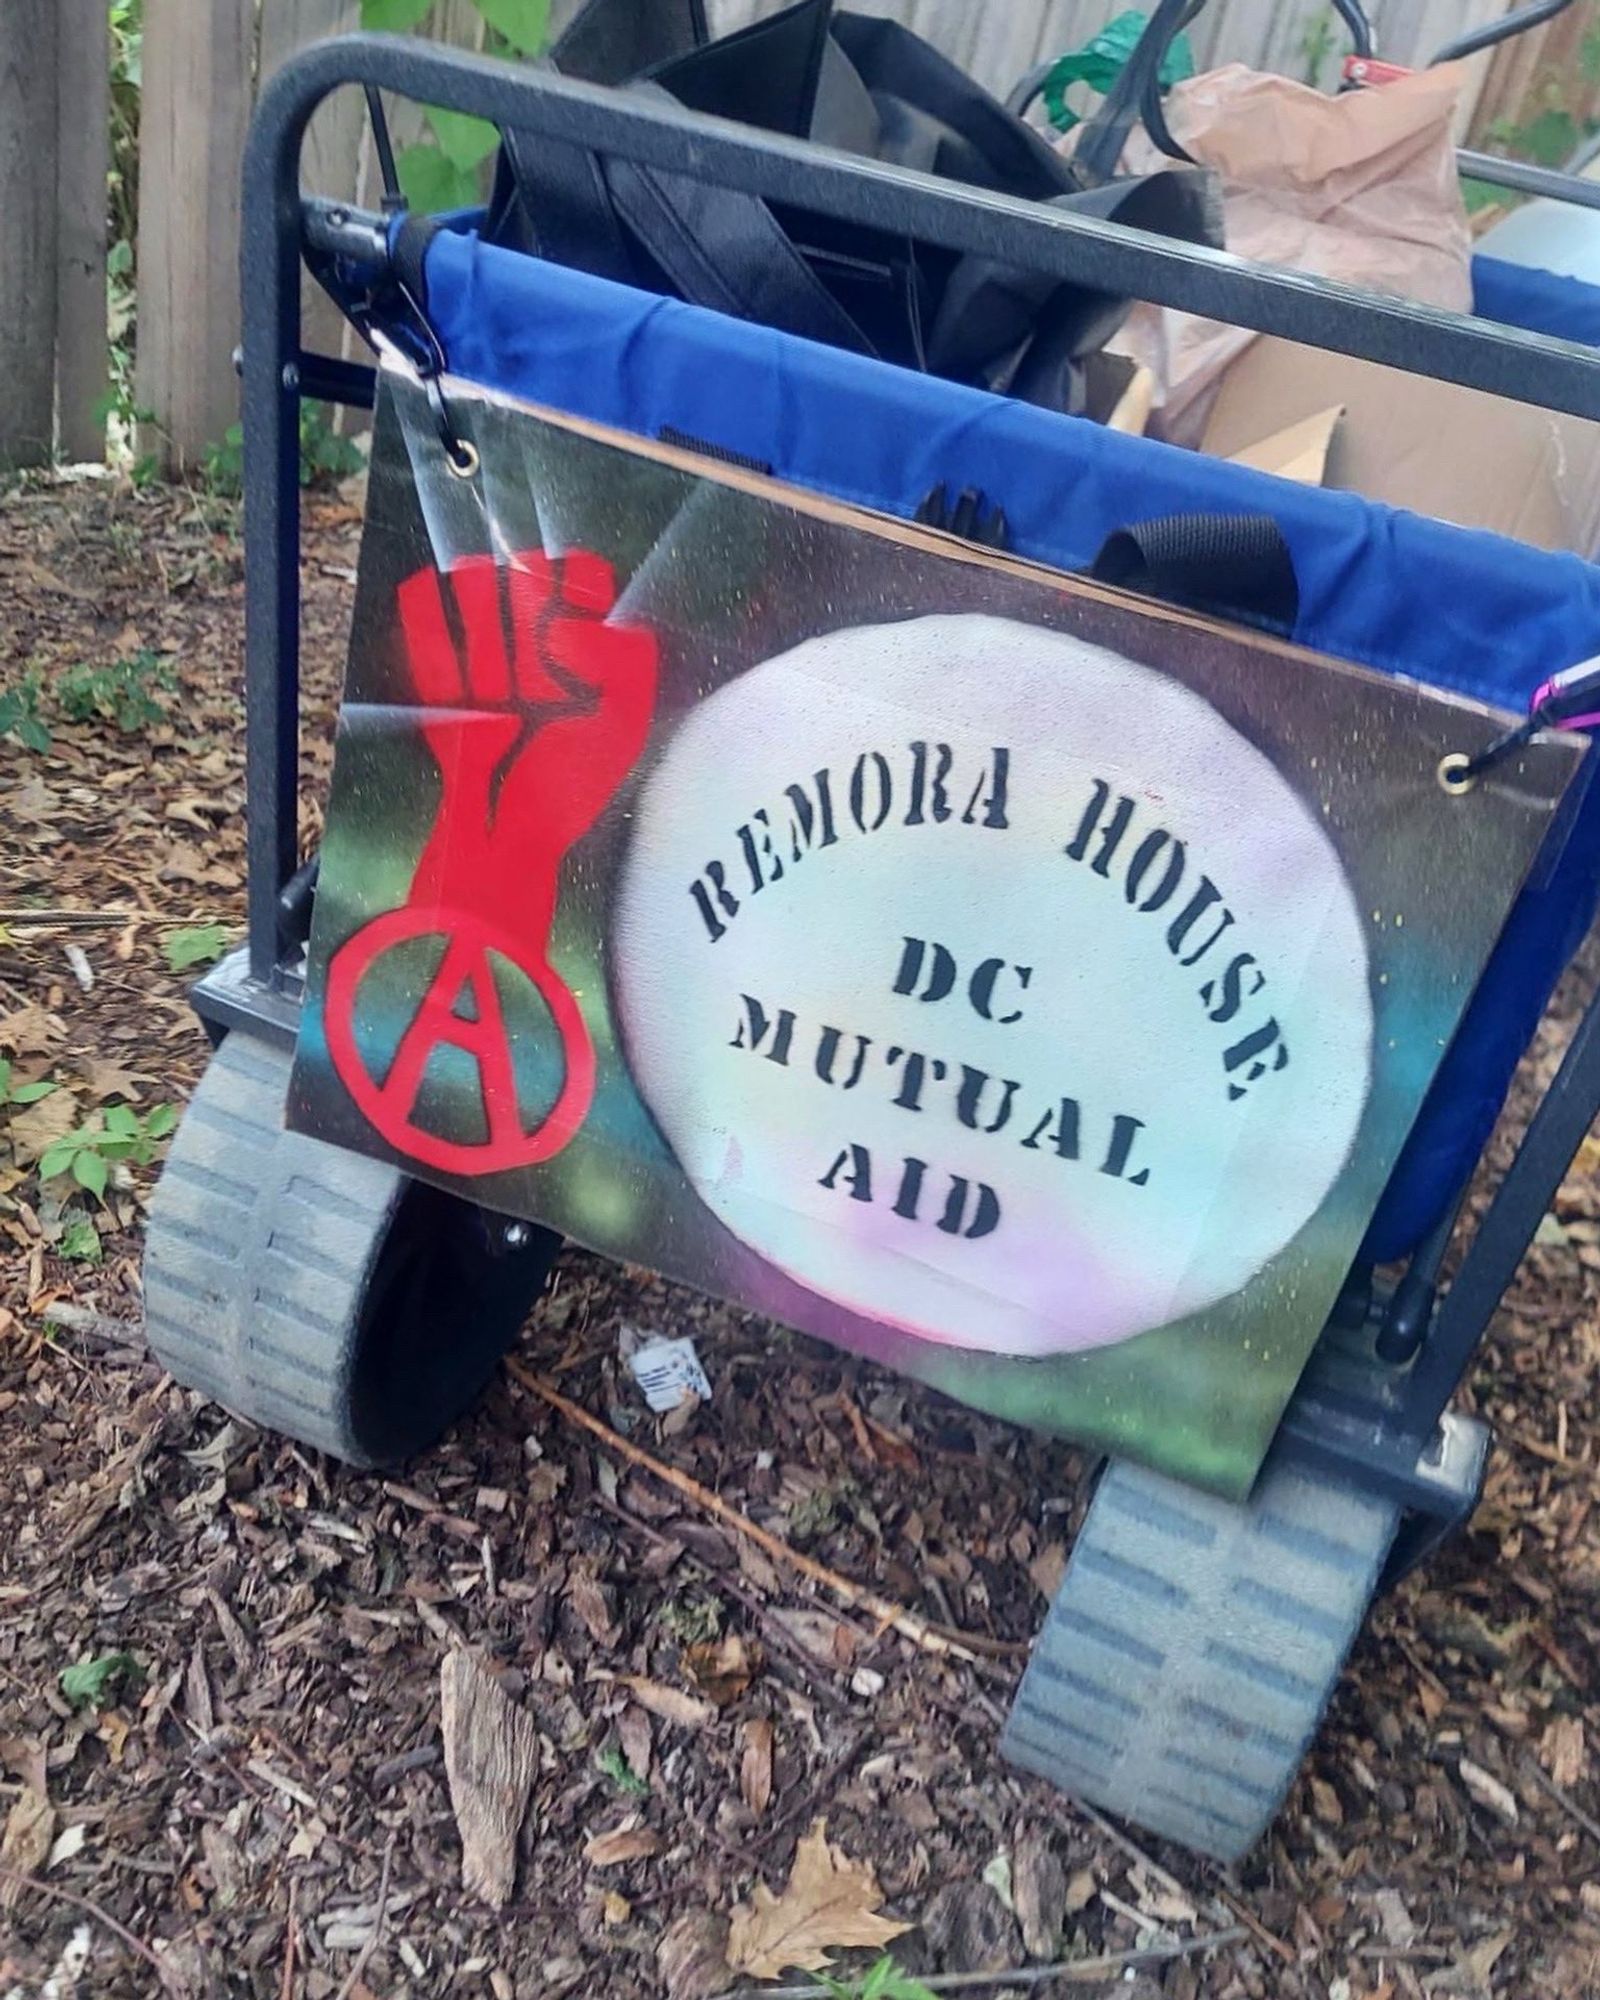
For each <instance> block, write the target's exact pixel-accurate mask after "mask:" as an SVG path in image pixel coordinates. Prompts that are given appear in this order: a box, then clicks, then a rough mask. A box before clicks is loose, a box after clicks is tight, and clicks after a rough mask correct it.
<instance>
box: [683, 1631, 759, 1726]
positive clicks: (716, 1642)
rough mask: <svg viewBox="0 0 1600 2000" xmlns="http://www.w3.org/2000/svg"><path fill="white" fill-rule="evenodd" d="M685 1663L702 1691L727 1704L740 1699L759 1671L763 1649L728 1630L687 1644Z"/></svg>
mask: <svg viewBox="0 0 1600 2000" xmlns="http://www.w3.org/2000/svg"><path fill="white" fill-rule="evenodd" d="M683 1665H684V1671H685V1672H686V1673H687V1674H688V1676H689V1678H690V1680H692V1681H693V1682H694V1684H695V1686H696V1687H697V1688H698V1689H699V1690H700V1692H701V1693H702V1694H703V1695H708V1696H709V1697H710V1699H711V1700H712V1701H713V1702H714V1703H715V1704H716V1706H717V1707H718V1708H726V1707H727V1706H728V1705H729V1703H730V1702H735V1701H737V1700H738V1699H739V1697H740V1695H742V1694H743V1693H744V1692H745V1691H746V1689H747V1688H748V1687H749V1685H750V1683H751V1681H752V1680H753V1679H754V1678H755V1676H756V1674H757V1673H758V1672H759V1670H760V1666H761V1652H760V1648H759V1647H757V1646H747V1645H746V1644H745V1642H744V1640H743V1639H742V1638H740V1636H739V1634H738V1633H737V1632H726V1633H724V1634H723V1636H722V1637H721V1638H720V1639H707V1640H706V1641H705V1642H704V1643H703V1644H701V1645H698V1646H689V1647H686V1648H685V1650H684V1655H683Z"/></svg>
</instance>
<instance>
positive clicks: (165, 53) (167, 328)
mask: <svg viewBox="0 0 1600 2000" xmlns="http://www.w3.org/2000/svg"><path fill="white" fill-rule="evenodd" d="M5 4H6V7H9V5H10V4H11V0H5ZM3 11H5V10H4V9H3V8H0V12H3ZM254 60H255V4H254V0H205V4H204V5H203V6H198V7H197V6H195V5H194V4H193V0H146V6H145V25H144V96H143V103H142V105H141V107H140V119H139V127H140V162H139V352H138V360H137V366H136V371H135V385H136V392H137V395H138V399H139V401H140V403H141V404H143V405H144V407H145V408H146V409H149V410H152V411H153V412H154V413H155V418H156V422H157V424H158V425H159V426H160V435H159V436H158V437H157V438H156V439H154V440H152V443H153V444H154V446H155V447H156V451H157V456H158V457H159V458H160V459H161V460H162V461H163V462H164V464H165V465H166V466H167V468H168V469H169V470H175V471H181V470H184V469H185V468H190V467H193V466H196V465H198V464H200V463H201V462H202V460H203V459H204V457H205V453H206V448H207V446H208V445H211V444H214V443H216V442H217V441H218V440H219V439H220V438H221V437H222V435H223V433H224V432H225V431H226V430H227V428H228V426H229V425H230V424H231V423H233V422H234V421H235V420H236V419H237V416H238V410H239V388H238V383H237V380H236V379H235V376H234V372H233V350H234V348H235V347H236V346H237V345H238V340H239V283H238V264H239V162H240V159H241V158H242V157H243V153H244V135H245V129H246V127H247V125H248V123H249V116H250V98H251V73H252V70H253V67H254Z"/></svg>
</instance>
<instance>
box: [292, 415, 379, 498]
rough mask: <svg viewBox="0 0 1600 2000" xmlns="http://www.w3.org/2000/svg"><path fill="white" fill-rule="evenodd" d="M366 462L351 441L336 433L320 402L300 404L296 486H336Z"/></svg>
mask: <svg viewBox="0 0 1600 2000" xmlns="http://www.w3.org/2000/svg"><path fill="white" fill-rule="evenodd" d="M365 464H366V460H365V459H364V458H363V457H362V455H361V453H360V451H359V450H358V448H357V447H356V445H355V444H354V443H352V441H351V440H350V439H349V438H347V437H345V436H343V435H342V434H341V433H340V432H338V431H336V430H335V429H334V427H333V423H332V420H331V419H330V417H329V415H328V413H327V411H326V410H325V409H324V408H323V406H322V404H320V403H302V404H301V405H300V484H301V485H302V486H337V485H338V484H339V482H340V480H341V479H348V478H349V477H350V476H351V474H352V473H356V472H359V471H360V470H361V468H362V466H363V465H365Z"/></svg>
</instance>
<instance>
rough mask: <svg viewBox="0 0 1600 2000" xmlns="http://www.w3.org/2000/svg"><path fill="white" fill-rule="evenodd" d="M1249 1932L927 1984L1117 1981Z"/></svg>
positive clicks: (749, 1997)
mask: <svg viewBox="0 0 1600 2000" xmlns="http://www.w3.org/2000/svg"><path fill="white" fill-rule="evenodd" d="M1249 1935H1250V1933H1249V1932H1248V1931H1247V1930H1246V1929H1245V1928H1244V1926H1243V1924H1237V1925H1235V1926H1234V1927H1233V1928H1232V1929H1231V1930H1225V1931H1207V1932H1206V1933H1205V1935H1204V1936H1203V1937H1192V1938H1178V1939H1175V1940H1174V1941H1173V1942H1172V1943H1171V1944H1153V1945H1147V1946H1146V1947H1145V1948H1144V1949H1143V1950H1134V1951H1108V1952H1105V1953H1103V1954H1102V1955H1101V1956H1100V1957H1099V1958H1065V1959H1059V1960H1058V1961H1057V1962H1056V1963H1055V1964H1054V1965H1016V1966H1012V1967H1011V1969H1010V1970H1009V1971H1007V1972H936V1973H934V1975H933V1976H932V1978H929V1979H924V1980H923V1981H922V1984H923V1985H924V1986H926V1987H927V1989H928V1991H929V1992H930V1993H973V1992H976V1991H978V1990H979V1989H980V1988H981V1987H985V1986H1046V1985H1048V1984H1049V1983H1050V1981H1051V1980H1053V1979H1059V1980H1061V1981H1062V1982H1063V1984H1065V1985H1068V1986H1082V1985H1085V1984H1087V1982H1088V1981H1089V1980H1091V1979H1114V1978H1115V1977H1116V1975H1117V1974H1118V1973H1119V1972H1128V1971H1131V1970H1132V1969H1133V1968H1134V1967H1135V1966H1140V1965H1167V1964H1169V1963H1170V1962H1171V1961H1172V1960H1173V1959H1175V1958H1193V1957H1194V1956H1195V1955H1196V1954H1197V1953H1198V1952H1202V1951H1220V1950H1221V1949H1222V1947H1223V1946H1224V1945H1230V1944H1243V1943H1244V1941H1245V1939H1246V1938H1248V1937H1249ZM837 1992H838V1988H837V1987H836V1986H736V1987H735V1988H734V1989H733V1991H732V1992H731V1993H729V1994H728V1995H727V1996H726V2000H830V1995H832V1994H835V1993H837Z"/></svg>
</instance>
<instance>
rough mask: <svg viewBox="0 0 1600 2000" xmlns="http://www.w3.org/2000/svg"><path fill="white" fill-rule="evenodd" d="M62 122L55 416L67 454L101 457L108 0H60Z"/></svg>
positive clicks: (106, 364) (105, 370)
mask: <svg viewBox="0 0 1600 2000" xmlns="http://www.w3.org/2000/svg"><path fill="white" fill-rule="evenodd" d="M59 15H60V26H59V29H58V46H57V51H56V58H57V66H56V79H57V81H56V104H57V109H56V122H57V127H58V129H59V130H60V131H62V132H64V133H69V134H70V135H71V143H70V144H68V145H63V146H62V147H61V149H60V158H59V159H58V160H57V162H56V189H57V196H56V200H57V214H58V218H59V221H58V228H59V232H60V233H59V238H58V241H57V244H56V421H57V426H58V430H59V436H60V444H61V455H62V457H63V458H65V459H68V460H70V461H72V462H74V463H76V462H78V461H80V460H89V461H93V462H95V463H99V462H100V461H102V460H103V459H104V458H105V455H106V420H105V417H104V415H103V414H102V413H101V412H100V410H99V409H98V408H97V406H98V405H99V404H100V403H101V401H102V399H103V397H104V396H105V393H106V388H107V385H108V383H109V381H110V360H109V347H110V342H109V340H108V338H107V333H106V176H107V174H108V172H109V171H110V166H111V48H110V35H109V33H108V30H107V24H106V0H59Z"/></svg>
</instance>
